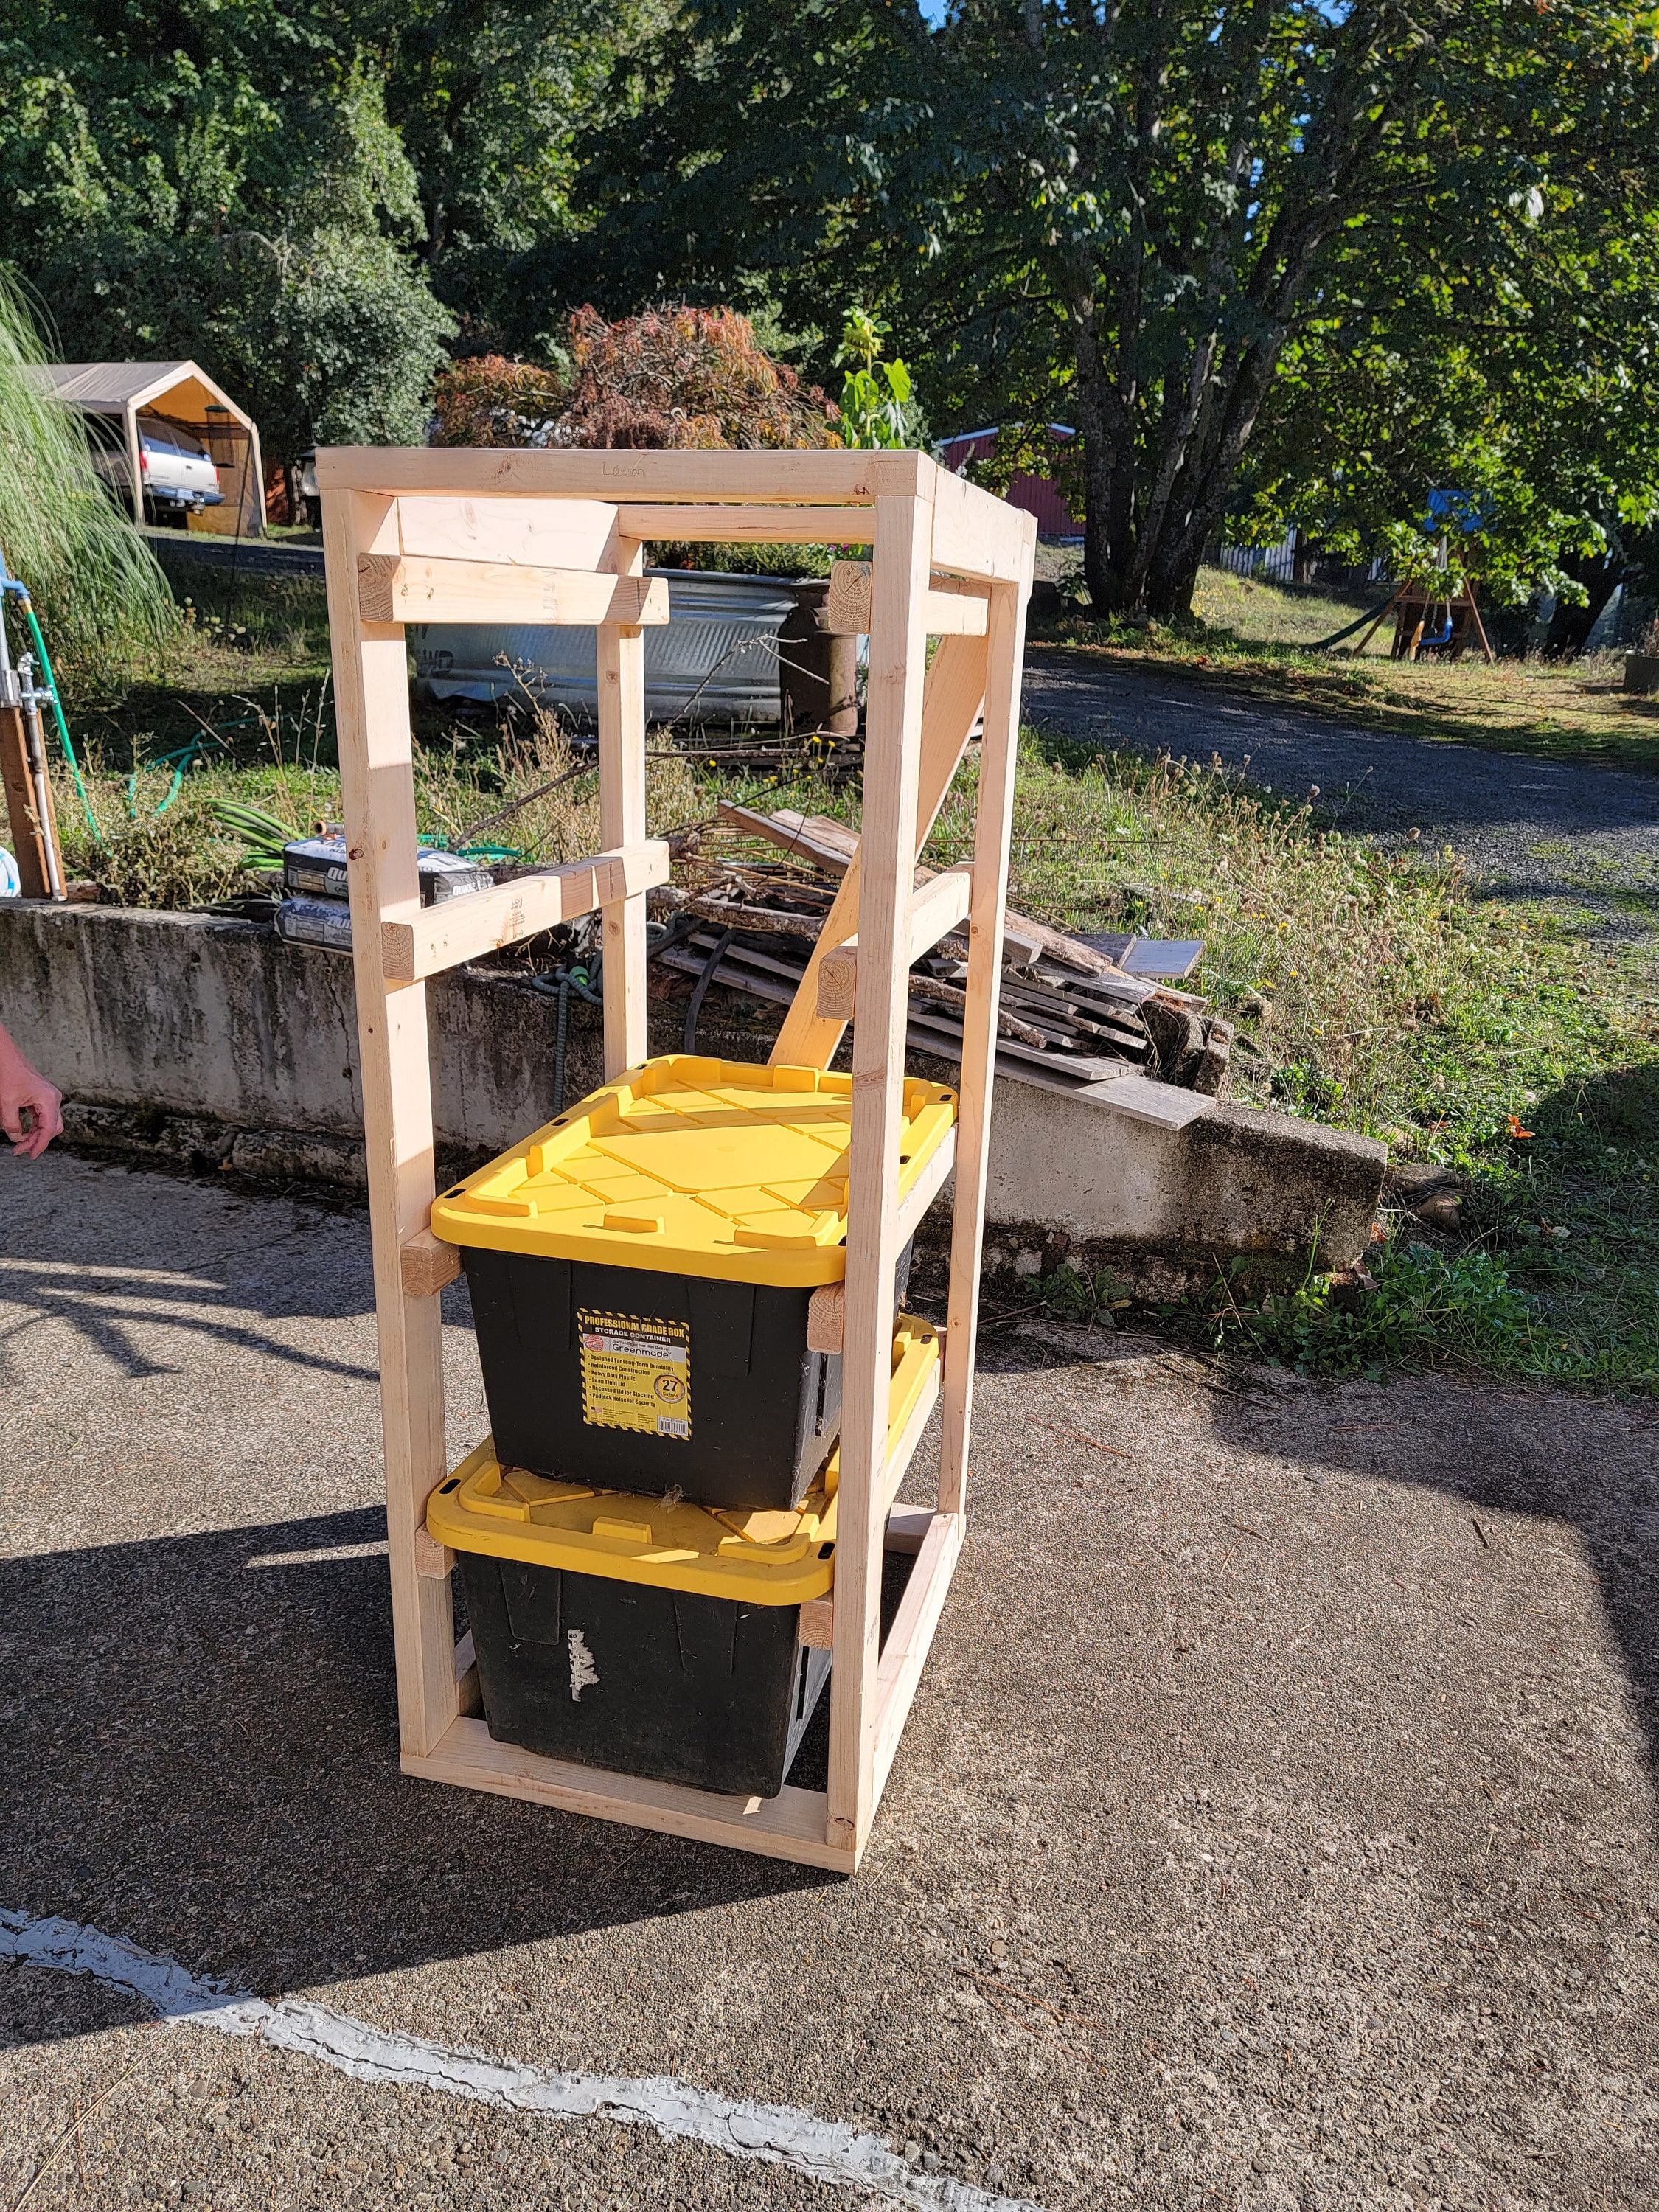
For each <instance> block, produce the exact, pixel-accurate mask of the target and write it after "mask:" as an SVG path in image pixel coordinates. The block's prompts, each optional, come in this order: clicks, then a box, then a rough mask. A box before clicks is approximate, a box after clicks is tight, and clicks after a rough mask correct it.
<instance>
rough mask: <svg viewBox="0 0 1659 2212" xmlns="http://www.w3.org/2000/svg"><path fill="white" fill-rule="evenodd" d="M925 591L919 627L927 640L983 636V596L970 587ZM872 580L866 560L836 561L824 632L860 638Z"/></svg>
mask: <svg viewBox="0 0 1659 2212" xmlns="http://www.w3.org/2000/svg"><path fill="white" fill-rule="evenodd" d="M941 581H942V583H943V588H941V589H937V590H933V591H930V592H927V594H926V596H925V597H924V599H923V601H922V628H923V629H925V630H926V631H927V635H928V636H929V637H983V636H984V635H985V625H986V623H987V619H988V608H987V601H986V599H985V597H984V594H983V593H982V592H975V590H974V588H973V587H972V586H971V585H969V586H966V587H965V588H963V589H954V588H952V586H951V582H950V581H948V580H941ZM874 595H875V578H874V574H873V573H872V569H871V566H870V563H869V562H867V561H837V562H835V563H834V565H833V566H832V567H831V568H830V571H829V611H828V613H827V614H826V616H825V617H824V626H825V628H826V629H830V630H833V631H834V632H835V633H836V635H838V636H841V637H861V636H865V635H867V634H868V631H869V629H870V609H871V606H872V604H873V601H874Z"/></svg>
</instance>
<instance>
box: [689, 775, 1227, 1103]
mask: <svg viewBox="0 0 1659 2212" xmlns="http://www.w3.org/2000/svg"><path fill="white" fill-rule="evenodd" d="M758 841H764V842H766V843H767V844H770V845H772V846H774V847H776V848H781V852H782V854H783V855H784V857H782V858H780V859H777V860H773V859H771V858H769V857H766V858H762V857H759V856H758V855H757V852H756V846H757V842H758ZM856 843H857V839H856V836H855V835H854V832H853V831H851V830H849V829H847V828H846V827H845V825H844V824H842V823H839V822H834V821H831V820H829V819H828V818H826V817H823V816H817V815H814V816H805V817H803V816H801V815H799V814H793V813H788V812H780V813H777V814H773V815H766V814H757V813H754V812H751V811H750V810H749V809H748V808H745V807H740V806H734V805H723V806H722V807H721V809H720V822H719V823H716V824H714V825H710V826H709V827H708V828H705V829H702V830H701V831H698V832H695V833H693V834H692V835H690V836H687V837H685V838H684V839H682V840H679V841H678V842H677V848H676V862H677V864H676V868H675V875H676V878H677V881H676V883H675V884H673V885H672V886H666V885H665V886H664V887H662V888H661V889H659V890H653V892H652V893H651V895H650V912H651V915H652V918H653V921H658V922H662V923H665V924H666V925H667V927H666V928H665V931H664V932H663V933H662V934H661V936H660V937H659V940H658V943H657V945H656V946H655V948H654V950H653V956H652V957H653V959H655V960H657V961H659V962H660V963H662V965H663V966H665V967H666V968H669V969H676V970H678V971H679V972H680V973H682V974H684V975H687V976H690V977H694V978H695V979H696V988H695V989H694V991H693V993H692V995H691V999H690V1004H689V1006H688V1011H687V1019H686V1044H687V1048H688V1049H690V1048H691V1047H692V1045H693V1043H694V1042H695V1037H696V1020H697V1018H698V1014H699V1012H700V1011H701V1008H702V1003H703V1000H704V998H705V996H706V994H707V992H708V987H710V985H721V986H724V987H726V988H727V989H729V990H733V991H739V992H743V993H744V994H747V995H749V996H750V997H751V998H756V999H761V1000H769V1001H771V1002H773V1003H775V1004H776V1005H779V1006H787V1005H788V1004H789V1003H790V1002H791V1000H793V998H794V995H795V992H796V990H797V988H798V987H799V983H800V981H801V978H802V977H803V975H805V972H806V966H807V963H808V961H809V959H810V958H811V952H812V948H813V946H814V945H815V944H816V942H817V938H818V934H819V933H820V931H821V930H822V928H823V924H824V921H825V920H826V918H827V917H828V915H829V909H830V907H831V905H832V904H833V902H834V899H835V893H836V884H837V883H838V882H839V880H840V878H841V877H842V874H843V873H844V872H845V871H846V868H847V865H848V860H850V859H851V857H852V854H853V852H854V848H855V847H856ZM931 873H932V871H931V870H929V869H927V868H918V870H917V871H916V881H917V882H918V884H920V883H922V882H925V881H926V880H927V878H928V877H929V876H930V875H931ZM1004 954H1005V957H1004V965H1003V972H1002V997H1001V1011H1000V1018H999V1022H998V1045H997V1055H998V1060H999V1061H1000V1063H1001V1064H1003V1065H1005V1066H1006V1065H1009V1064H1011V1063H1012V1064H1017V1065H1018V1066H1019V1068H1020V1069H1021V1070H1022V1071H1023V1072H1025V1073H1038V1074H1040V1075H1041V1076H1047V1077H1048V1078H1049V1079H1052V1080H1054V1081H1055V1082H1057V1083H1060V1084H1064V1085H1067V1086H1068V1087H1069V1086H1070V1085H1073V1084H1084V1083H1097V1082H1100V1081H1103V1080H1104V1079H1108V1078H1110V1077H1113V1076H1119V1075H1123V1074H1126V1073H1136V1074H1140V1075H1146V1076H1150V1077H1152V1078H1153V1079H1156V1080H1159V1081H1163V1082H1165V1083H1173V1084H1176V1085H1180V1086H1182V1088H1184V1089H1186V1090H1189V1091H1203V1092H1205V1093H1206V1094H1207V1095H1209V1096H1210V1097H1218V1096H1219V1095H1220V1094H1221V1091H1222V1090H1223V1087H1224V1085H1225V1080H1226V1074H1227V1059H1228V1053H1229V1050H1230V1048H1231V1042H1232V1030H1231V1026H1230V1024H1227V1023H1226V1022H1224V1021H1221V1020H1219V1019H1218V1018H1214V1017H1212V1016H1211V1015H1209V1014H1207V1013H1206V1012H1205V1010H1204V1007H1203V1005H1202V1002H1201V1000H1198V999H1195V998H1194V997H1191V996H1190V995H1188V994H1186V993H1183V992H1179V991H1174V990H1170V989H1169V988H1167V987H1163V986H1160V985H1158V984H1157V983H1154V982H1150V981H1146V980H1144V979H1143V978H1141V977H1139V976H1136V975H1129V974H1127V972H1126V971H1125V970H1124V969H1122V968H1121V967H1120V966H1118V965H1117V964H1116V963H1115V962H1114V961H1112V960H1109V959H1108V958H1107V957H1106V956H1105V955H1104V954H1103V953H1102V952H1098V951H1096V950H1095V949H1094V947H1093V946H1092V945H1085V943H1084V942H1083V941H1082V940H1081V939H1079V938H1076V937H1073V936H1071V935H1070V934H1068V933H1067V932H1066V931H1064V930H1059V929H1051V928H1049V927H1048V926H1047V925H1046V924H1045V923H1042V922H1039V921H1030V920H1029V919H1028V918H1027V917H1026V916H1024V915H1018V914H1016V913H1014V912H1013V911H1012V909H1010V911H1009V913H1008V916H1007V921H1006V930H1005V938H1004ZM967 955H968V945H967V940H966V938H965V937H964V936H963V935H961V934H953V935H951V936H947V937H945V938H944V939H941V941H940V943H939V945H937V946H936V947H935V948H934V950H933V951H932V952H931V953H929V954H927V955H926V956H925V957H923V958H922V959H921V960H919V961H918V962H917V963H915V967H914V968H913V969H912V970H911V975H910V1005H909V1016H908V1038H909V1044H910V1048H911V1050H912V1051H913V1052H917V1053H927V1054H932V1055H933V1057H934V1058H936V1059H939V1060H960V1059H961V1057H962V1023H963V1010H964V1008H965V1006H966V994H965V992H964V990H963V985H964V983H965V981H966V978H967V964H966V963H967Z"/></svg>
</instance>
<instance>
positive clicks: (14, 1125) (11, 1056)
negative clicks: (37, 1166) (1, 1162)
mask: <svg viewBox="0 0 1659 2212" xmlns="http://www.w3.org/2000/svg"><path fill="white" fill-rule="evenodd" d="M63 1103H64V1097H63V1093H62V1092H61V1091H54V1090H53V1089H52V1085H51V1084H49V1083H48V1082H47V1080H46V1077H45V1076H44V1075H42V1074H41V1073H40V1070H39V1069H38V1068H33V1067H31V1066H29V1064H28V1062H27V1060H25V1059H24V1057H23V1055H22V1054H21V1052H19V1051H18V1049H17V1048H16V1046H15V1044H14V1043H13V1042H12V1041H11V1039H10V1038H9V1036H7V1034H6V1032H5V1030H3V1029H0V1129H3V1130H4V1132H5V1133H6V1135H7V1136H9V1138H10V1139H11V1149H12V1152H13V1153H14V1154H21V1157H22V1158H24V1159H26V1160H38V1159H39V1158H40V1155H41V1153H42V1152H45V1151H46V1146H48V1145H49V1144H50V1143H51V1142H52V1139H53V1138H54V1137H61V1136H62V1135H63V1133H64V1117H63V1115H62V1114H61V1113H60V1112H59V1110H58V1109H59V1108H60V1107H61V1106H62V1105H63Z"/></svg>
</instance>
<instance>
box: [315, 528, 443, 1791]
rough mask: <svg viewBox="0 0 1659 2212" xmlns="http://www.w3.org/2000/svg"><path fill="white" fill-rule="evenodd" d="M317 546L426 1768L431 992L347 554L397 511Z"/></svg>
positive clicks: (403, 705)
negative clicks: (420, 1273)
mask: <svg viewBox="0 0 1659 2212" xmlns="http://www.w3.org/2000/svg"><path fill="white" fill-rule="evenodd" d="M323 542H324V547H325V557H326V561H327V573H328V617H329V629H330V632H331V636H332V639H333V656H334V711H335V720H336V725H337V729H338V732H339V751H340V785H341V795H342V801H343V811H344V814H345V834H346V852H347V860H348V872H349V884H350V891H351V942H352V964H353V969H354V973H355V976H356V990H357V1049H358V1055H359V1060H360V1065H361V1072H362V1088H363V1133H364V1137H365V1139H366V1140H367V1146H368V1197H369V1228H370V1234H371V1237H372V1241H373V1247H374V1303H375V1310H376V1316H377V1319H378V1325H379V1334H380V1421H381V1428H382V1431H383V1433H384V1437H385V1444H386V1534H387V1538H388V1540H389V1541H388V1547H387V1548H388V1551H389V1553H390V1555H391V1557H390V1566H391V1573H392V1640H393V1644H394V1646H395V1649H396V1652H397V1662H398V1728H399V1735H400V1738H401V1741H402V1743H403V1747H404V1750H405V1751H407V1752H413V1753H416V1754H418V1755H423V1754H424V1753H427V1752H429V1751H430V1750H431V1749H432V1747H433V1746H434V1745H435V1743H436V1742H437V1741H438V1739H439V1737H440V1736H441V1735H442V1734H443V1732H444V1730H445V1729H447V1727H448V1726H449V1724H450V1723H451V1722H452V1721H453V1719H454V1718H455V1717H456V1715H457V1713H458V1712H459V1710H460V1707H459V1700H458V1698H457V1695H456V1687H455V1665H454V1646H455V1627H454V1615H453V1610H452V1605H451V1597H450V1587H449V1582H448V1579H447V1577H424V1576H422V1575H420V1574H419V1573H417V1572H416V1565H415V1559H416V1542H415V1538H416V1530H417V1529H419V1528H421V1527H422V1525H423V1524H424V1522H425V1518H426V1502H427V1499H428V1497H429V1496H430V1495H431V1493H432V1492H433V1490H434V1489H435V1488H436V1486H437V1485H438V1484H439V1483H440V1482H441V1481H442V1480H443V1479H444V1476H445V1474H447V1472H448V1469H447V1463H446V1459H445V1452H444V1389H443V1352H442V1339H441V1301H440V1300H438V1299H437V1298H434V1297H419V1298H411V1297H405V1296H404V1284H403V1273H402V1266H401V1248H402V1246H403V1243H404V1239H405V1238H406V1237H411V1236H413V1235H414V1234H415V1233H416V1231H417V1230H422V1229H424V1228H425V1227H426V1226H427V1224H428V1218H429V1216H430V1214H431V1211H432V1200H433V1197H434V1194H435V1184H434V1181H433V1152H432V1072H431V1065H430V1062H429V1060H428V1043H427V1008H426V986H425V984H424V983H393V982H390V981H388V980H387V977H386V966H385V961H384V958H383V956H382V951H381V941H380V924H381V922H382V921H416V920H417V919H418V918H419V915H420V906H421V894H420V881H419V877H418V874H417V872H416V854H417V851H418V846H417V843H416V834H415V778H414V767H413V760H412V755H411V740H410V726H409V661H408V653H407V649H406V647H405V645H404V631H403V625H402V624H401V623H374V624H368V623H363V622H362V620H361V619H360V617H359V615H358V609H357V556H358V554H359V553H360V552H366V553H367V552H396V551H397V550H398V510H397V502H396V501H395V500H391V499H386V498H380V497H378V496H375V495H369V494H365V493H359V492H330V493H329V494H328V495H326V497H325V499H324V501H323Z"/></svg>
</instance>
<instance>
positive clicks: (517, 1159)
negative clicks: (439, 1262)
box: [432, 1054, 956, 1511]
mask: <svg viewBox="0 0 1659 2212" xmlns="http://www.w3.org/2000/svg"><path fill="white" fill-rule="evenodd" d="M852 1089H853V1085H852V1078H851V1077H850V1076H848V1075H837V1074H832V1073H823V1072H822V1071H820V1070H819V1069H817V1068H812V1067H764V1066H750V1065H748V1064H746V1063H741V1062H735V1061H731V1060H710V1059H704V1058H702V1057H699V1056H696V1055H692V1054H667V1055H665V1056H664V1057H662V1058H660V1059H658V1060H648V1061H647V1062H646V1063H645V1065H644V1066H641V1067H637V1068H634V1069H631V1070H630V1071H629V1073H627V1074H626V1075H624V1076H622V1077H620V1078H619V1079H617V1081H616V1082H614V1083H611V1084H607V1085H605V1087H604V1089H602V1090H600V1091H594V1092H592V1094H591V1095H590V1096H589V1097H586V1098H585V1099H583V1100H582V1101H581V1103H580V1104H579V1105H576V1106H574V1107H572V1108H571V1109H569V1111H568V1113H566V1114H564V1115H562V1116H561V1117H560V1119H559V1120H557V1121H552V1122H550V1123H549V1124H548V1125H547V1127H545V1128H543V1129H538V1131H537V1132H536V1133H535V1134H534V1136H532V1137H528V1138H526V1139H525V1141H524V1142H523V1143H522V1144H520V1145H515V1146H513V1149H512V1150H511V1151H510V1152H504V1153H503V1154H502V1155H501V1158H499V1159H496V1160H493V1161H492V1162H491V1163H490V1164H489V1166H488V1167H485V1168H481V1169H480V1170H478V1172H477V1174H476V1175H472V1176H468V1177H467V1179H466V1181H465V1182H462V1183H459V1184H457V1185H456V1186H455V1188H453V1189H452V1190H449V1191H446V1192H445V1193H444V1194H443V1195H442V1196H441V1198H440V1199H439V1200H437V1202H436V1204H435V1206H433V1209H432V1228H433V1232H434V1234H435V1235H436V1236H438V1237H442V1238H444V1239H445V1240H446V1241H447V1243H452V1244H455V1245H459V1247H460V1249H461V1254H462V1257H463V1260H464V1261H465V1267H466V1276H467V1285H468V1288H469V1290H470V1291H471V1299H472V1312H473V1320H474V1322H475V1325H476V1328H477V1340H478V1356H479V1360H480V1364H481V1365H482V1367H483V1382H484V1394H485V1396H486V1398H487V1400H488V1401H489V1418H490V1423H491V1427H492V1431H493V1433H494V1437H495V1450H496V1452H497V1453H498V1454H499V1455H500V1458H501V1462H502V1464H503V1465H506V1466H508V1467H513V1468H523V1469H526V1470H527V1471H529V1472H530V1473H532V1474H539V1475H544V1476H550V1477H555V1478H557V1479H558V1480H562V1481H564V1482H569V1483H586V1484H591V1485H597V1486H601V1487H605V1488H615V1489H621V1490H626V1491H654V1492H666V1491H670V1490H678V1491H679V1492H683V1493H684V1496H685V1497H686V1498H690V1499H691V1500H692V1501H694V1502H695V1503H696V1504H704V1505H714V1506H724V1507H732V1508H735V1509H738V1510H751V1511H753V1510H790V1509H793V1507H794V1506H795V1505H796V1504H798V1503H799V1501H800V1499H801V1498H802V1497H803V1496H804V1495H805V1492H807V1490H808V1489H809V1488H810V1486H811V1484H812V1483H813V1481H814V1480H815V1479H816V1478H817V1474H818V1473H819V1471H820V1469H821V1468H823V1464H824V1462H825V1460H826V1459H827V1457H828V1456H829V1451H830V1449H831V1448H832V1446H833V1444H834V1443H835V1440H836V1434H837V1433H838V1431H839V1425H840V1408H841V1362H840V1358H839V1355H837V1354H835V1353H829V1352H814V1351H812V1350H811V1349H810V1348H809V1346H808V1344H807V1308H808V1305H809V1303H810V1301H811V1297H812V1293H813V1291H815V1290H817V1289H820V1288H822V1287H823V1285H827V1284H832V1283H838V1282H840V1281H841V1280H842V1279H843V1278H844V1276H845V1274H846V1271H847V1249H846V1238H847V1180H848V1142H849V1139H850V1136H851V1129H852V1103H853V1102H852ZM955 1117H956V1097H955V1094H954V1093H953V1092H951V1091H947V1090H945V1089H943V1088H941V1087H940V1086H939V1085H937V1084H932V1083H922V1082H919V1081H915V1080H911V1079H907V1080H906V1082H905V1085H904V1124H903V1134H902V1142H901V1162H902V1164H901V1168H900V1184H899V1189H900V1195H901V1197H902V1196H903V1195H904V1194H905V1193H906V1192H907V1191H908V1189H909V1188H911V1187H912V1186H913V1185H914V1183H915V1181H916V1179H917V1177H918V1176H921V1173H922V1172H923V1170H924V1169H925V1168H926V1166H927V1162H928V1160H929V1159H930V1158H932V1157H933V1154H934V1152H936V1151H937V1149H938V1147H939V1145H940V1144H942V1143H943V1142H944V1141H945V1138H946V1136H947V1135H948V1133H949V1132H950V1129H951V1125H952V1123H953V1121H954V1120H955ZM901 1294H902V1287H901Z"/></svg>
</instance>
